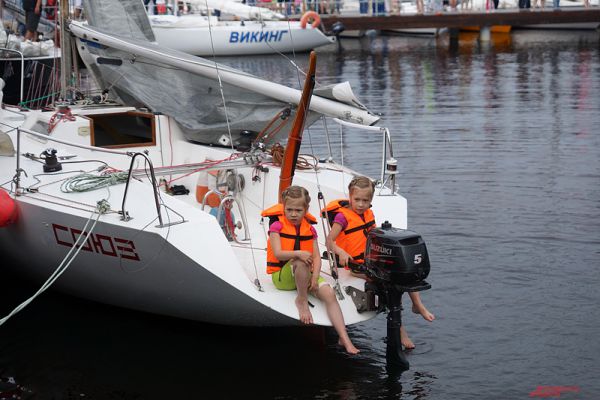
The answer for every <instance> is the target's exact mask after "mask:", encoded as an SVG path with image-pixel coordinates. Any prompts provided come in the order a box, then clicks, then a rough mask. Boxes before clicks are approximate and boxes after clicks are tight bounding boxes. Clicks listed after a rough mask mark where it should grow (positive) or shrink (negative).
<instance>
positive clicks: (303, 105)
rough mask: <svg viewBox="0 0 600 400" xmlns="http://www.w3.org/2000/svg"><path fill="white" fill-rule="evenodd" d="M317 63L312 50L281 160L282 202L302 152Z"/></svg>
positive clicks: (280, 189)
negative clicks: (283, 194)
mask: <svg viewBox="0 0 600 400" xmlns="http://www.w3.org/2000/svg"><path fill="white" fill-rule="evenodd" d="M316 65H317V55H316V54H315V52H314V51H311V52H310V60H309V64H308V72H307V74H306V79H305V80H304V88H303V89H302V97H301V98H300V103H298V110H297V111H296V118H295V119H294V124H293V125H292V129H291V131H290V134H289V136H288V141H287V146H286V148H285V153H284V155H283V161H282V162H281V174H280V175H279V202H281V193H282V192H283V191H284V190H285V189H287V188H288V187H290V185H291V184H292V179H294V171H295V170H296V162H297V161H298V154H299V153H300V145H301V144H302V132H304V124H305V122H306V116H307V111H308V107H309V106H310V99H311V97H312V93H313V89H314V88H315V67H316Z"/></svg>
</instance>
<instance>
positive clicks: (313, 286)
mask: <svg viewBox="0 0 600 400" xmlns="http://www.w3.org/2000/svg"><path fill="white" fill-rule="evenodd" d="M317 289H319V276H318V275H315V274H313V276H312V278H310V284H309V285H308V291H309V292H312V291H316V290H317Z"/></svg>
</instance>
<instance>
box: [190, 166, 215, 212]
mask: <svg viewBox="0 0 600 400" xmlns="http://www.w3.org/2000/svg"><path fill="white" fill-rule="evenodd" d="M217 174H218V171H210V172H206V171H200V172H198V181H197V183H196V201H198V203H200V204H202V201H203V200H204V196H205V195H206V193H208V192H209V191H210V190H211V189H215V188H216V175H217ZM209 179H210V180H211V181H212V182H211V184H209ZM206 204H208V205H209V206H210V207H219V204H221V198H220V197H219V195H218V194H216V193H211V194H209V195H208V197H206Z"/></svg>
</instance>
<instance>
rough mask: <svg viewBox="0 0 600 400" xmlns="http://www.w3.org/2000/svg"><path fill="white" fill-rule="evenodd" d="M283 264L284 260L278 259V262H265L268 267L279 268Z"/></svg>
mask: <svg viewBox="0 0 600 400" xmlns="http://www.w3.org/2000/svg"><path fill="white" fill-rule="evenodd" d="M284 265H285V262H284V261H279V262H272V261H268V262H267V266H268V267H279V268H281V267H283V266H284Z"/></svg>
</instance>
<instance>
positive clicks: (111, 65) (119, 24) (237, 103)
mask: <svg viewBox="0 0 600 400" xmlns="http://www.w3.org/2000/svg"><path fill="white" fill-rule="evenodd" d="M85 5H86V13H87V15H88V22H89V25H86V24H82V23H79V22H71V24H70V26H69V29H70V30H71V32H72V33H73V34H74V35H75V36H77V37H78V38H80V39H81V44H80V45H79V46H78V49H80V50H82V47H83V49H85V50H83V51H81V52H80V53H81V55H82V58H83V61H84V62H85V63H86V65H87V66H88V69H89V70H90V71H92V73H93V75H94V76H95V78H96V80H97V82H98V83H99V85H100V86H101V88H103V89H104V88H110V91H111V92H112V93H116V94H117V95H118V96H119V97H120V98H121V99H122V100H123V101H124V102H127V103H128V104H137V105H139V106H145V107H148V108H150V109H151V110H153V111H158V112H162V113H164V114H166V115H169V116H172V117H173V118H175V120H176V121H177V122H178V123H179V124H180V125H181V127H182V128H183V130H184V131H185V133H186V136H187V138H188V139H190V140H194V141H197V142H201V143H214V144H222V145H223V144H224V145H229V132H231V135H232V137H233V140H234V141H235V140H236V138H237V137H238V136H239V133H240V132H241V131H243V130H251V131H257V132H258V131H261V130H262V129H263V128H264V127H265V126H267V124H268V123H269V122H270V121H271V120H273V118H275V117H276V116H277V115H278V114H279V113H280V112H281V111H282V110H284V109H286V108H289V107H291V108H292V114H293V113H294V110H295V107H296V105H297V104H298V102H299V100H300V96H301V92H300V91H299V90H297V89H293V88H289V87H286V86H283V85H279V84H276V83H274V82H270V81H267V80H264V79H260V78H258V77H255V76H253V75H250V74H247V73H244V72H242V71H239V70H236V69H233V68H230V67H227V66H224V65H219V64H216V63H214V62H211V61H208V60H205V59H202V58H199V57H194V56H190V55H188V54H185V53H182V52H178V51H175V50H171V49H166V48H162V47H160V46H158V45H157V44H155V43H153V42H151V41H150V40H151V39H153V34H152V32H151V29H150V30H148V29H149V26H150V24H149V22H148V18H147V16H146V14H145V10H144V7H143V5H142V2H141V1H139V0H127V1H117V0H103V1H102V2H95V1H86V3H85ZM106 13H109V14H110V16H109V17H107V16H106ZM113 25H114V26H113ZM97 26H102V28H98V27H97ZM219 80H220V82H219ZM221 85H222V87H223V96H222V95H221V90H220V86H221ZM315 93H318V89H317V90H315ZM324 93H327V97H328V98H325V97H320V96H315V97H313V99H312V101H311V107H310V110H311V113H310V115H309V117H308V123H311V122H314V121H315V120H316V119H317V118H318V117H320V115H323V114H324V115H327V116H331V117H335V118H339V119H342V120H347V121H351V122H354V123H359V124H364V125H372V124H373V123H375V122H376V121H377V120H378V119H379V118H378V117H376V116H374V115H373V114H371V113H370V112H368V110H366V109H365V108H364V107H363V106H361V105H360V103H359V102H358V101H357V100H356V99H355V98H354V96H353V95H351V94H350V95H349V94H348V86H347V85H345V86H344V88H343V89H340V90H337V91H336V90H333V89H331V88H330V89H328V90H325V91H324ZM336 93H343V96H341V98H339V99H338V98H336ZM223 100H224V101H225V102H223ZM288 120H291V118H290V119H288ZM290 127H291V121H288V123H286V125H285V126H284V127H283V128H282V129H281V131H280V134H281V135H284V134H287V132H288V130H289V128H290Z"/></svg>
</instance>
